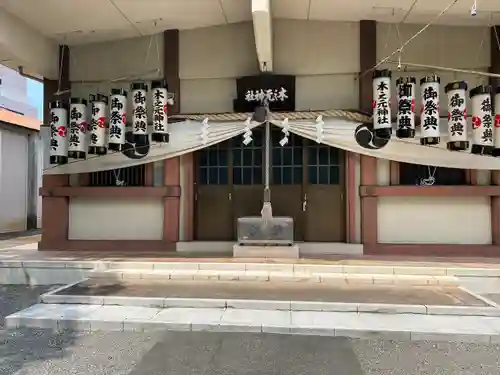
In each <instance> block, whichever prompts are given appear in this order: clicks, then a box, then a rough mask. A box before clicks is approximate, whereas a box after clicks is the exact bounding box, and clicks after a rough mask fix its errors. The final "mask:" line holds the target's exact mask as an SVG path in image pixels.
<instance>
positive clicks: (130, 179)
mask: <svg viewBox="0 0 500 375" xmlns="http://www.w3.org/2000/svg"><path fill="white" fill-rule="evenodd" d="M145 175H146V165H145V164H142V165H136V166H134V167H127V168H120V169H114V170H111V171H102V172H93V173H91V174H90V186H145V182H146V178H145V177H146V176H145ZM117 180H118V181H119V182H118V184H117V183H116V182H117Z"/></svg>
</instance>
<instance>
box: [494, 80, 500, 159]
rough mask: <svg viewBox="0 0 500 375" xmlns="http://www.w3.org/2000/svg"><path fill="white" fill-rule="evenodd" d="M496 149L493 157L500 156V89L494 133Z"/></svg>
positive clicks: (498, 88)
mask: <svg viewBox="0 0 500 375" xmlns="http://www.w3.org/2000/svg"><path fill="white" fill-rule="evenodd" d="M493 138H494V145H495V149H494V150H493V156H500V87H497V89H496V93H495V131H494V132H493Z"/></svg>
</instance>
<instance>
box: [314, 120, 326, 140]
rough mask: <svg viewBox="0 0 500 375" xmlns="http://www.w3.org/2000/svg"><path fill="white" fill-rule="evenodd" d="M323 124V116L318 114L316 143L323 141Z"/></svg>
mask: <svg viewBox="0 0 500 375" xmlns="http://www.w3.org/2000/svg"><path fill="white" fill-rule="evenodd" d="M323 125H325V122H324V121H323V116H318V118H316V143H321V142H323V138H324V137H323V131H324V129H323Z"/></svg>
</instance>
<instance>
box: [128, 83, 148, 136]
mask: <svg viewBox="0 0 500 375" xmlns="http://www.w3.org/2000/svg"><path fill="white" fill-rule="evenodd" d="M131 91H132V134H134V140H135V143H136V144H146V143H147V140H148V112H147V93H148V85H146V84H145V83H142V82H137V83H132V86H131Z"/></svg>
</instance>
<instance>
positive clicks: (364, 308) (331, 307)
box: [39, 294, 500, 317]
mask: <svg viewBox="0 0 500 375" xmlns="http://www.w3.org/2000/svg"><path fill="white" fill-rule="evenodd" d="M39 301H40V303H44V304H74V305H78V304H80V305H106V306H137V307H151V308H162V309H165V308H226V309H249V310H271V311H274V310H282V311H328V312H357V313H376V314H423V315H461V316H464V315H466V316H493V317H500V309H498V308H495V307H492V306H445V305H416V304H414V305H403V304H386V303H348V302H316V301H280V300H252V299H211V298H172V297H165V298H161V297H122V296H82V295H80V296H78V295H76V296H73V295H59V294H58V295H55V294H44V295H42V296H40V298H39Z"/></svg>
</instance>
